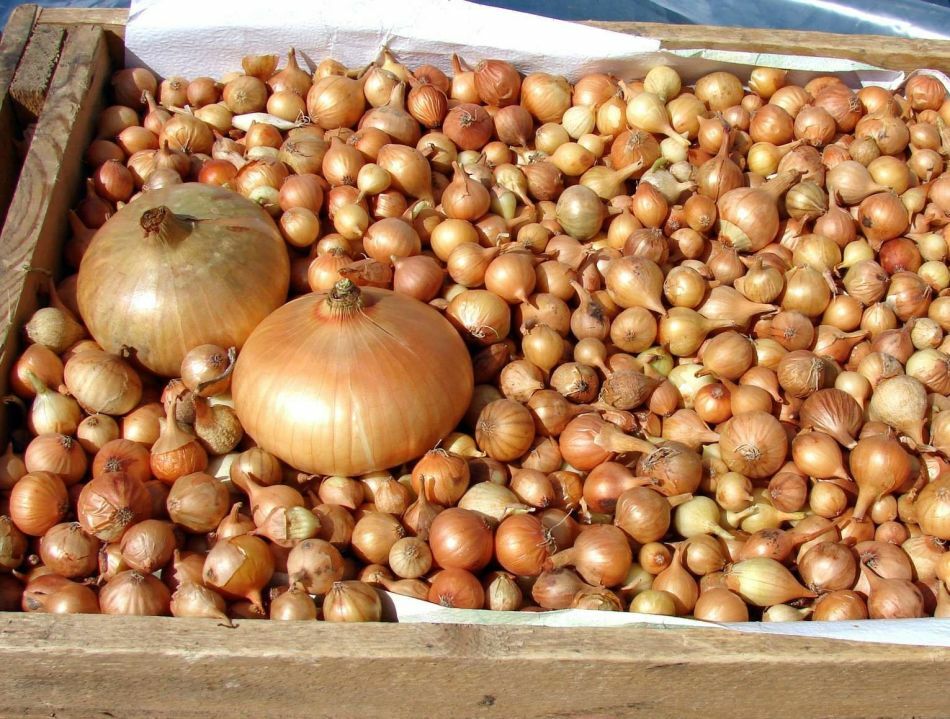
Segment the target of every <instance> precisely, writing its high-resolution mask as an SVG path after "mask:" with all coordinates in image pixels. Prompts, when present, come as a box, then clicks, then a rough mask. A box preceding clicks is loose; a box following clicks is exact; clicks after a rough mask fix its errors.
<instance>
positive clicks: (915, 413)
mask: <svg viewBox="0 0 950 719" xmlns="http://www.w3.org/2000/svg"><path fill="white" fill-rule="evenodd" d="M926 409H927V391H926V389H925V388H924V386H923V385H922V384H921V383H920V382H919V381H918V380H916V379H914V378H913V377H908V376H906V375H900V376H897V377H891V378H890V379H885V380H884V381H882V382H881V383H880V384H879V385H877V387H875V389H874V394H873V395H871V402H870V404H869V406H868V419H871V420H880V421H882V422H886V423H887V424H889V425H890V426H891V427H893V428H894V429H897V430H900V431H901V432H903V433H904V434H906V435H907V436H908V437H910V438H911V439H913V440H914V441H916V442H918V443H920V444H923V442H924V438H923V428H924V424H925V419H924V415H925V413H926Z"/></svg>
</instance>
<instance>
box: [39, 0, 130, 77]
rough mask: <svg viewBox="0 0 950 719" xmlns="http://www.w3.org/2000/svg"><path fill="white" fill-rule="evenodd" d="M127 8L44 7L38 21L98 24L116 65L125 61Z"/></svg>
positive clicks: (48, 23) (51, 23) (60, 23)
mask: <svg viewBox="0 0 950 719" xmlns="http://www.w3.org/2000/svg"><path fill="white" fill-rule="evenodd" d="M128 18H129V11H128V9H127V8H55V7H50V8H42V9H41V10H40V16H39V19H38V21H37V22H39V23H42V24H44V25H66V26H69V25H96V26H98V27H100V28H102V31H103V32H104V33H105V34H106V41H107V43H108V45H109V55H110V56H111V57H112V63H113V64H114V65H115V66H116V67H121V66H122V65H123V64H124V63H125V47H124V46H123V44H122V41H123V38H124V37H125V24H126V22H127V21H128Z"/></svg>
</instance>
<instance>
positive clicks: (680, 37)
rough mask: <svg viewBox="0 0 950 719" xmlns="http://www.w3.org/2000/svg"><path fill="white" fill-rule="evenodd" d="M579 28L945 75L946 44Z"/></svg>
mask: <svg viewBox="0 0 950 719" xmlns="http://www.w3.org/2000/svg"><path fill="white" fill-rule="evenodd" d="M584 24H586V25H593V26H595V27H601V28H604V29H606V30H613V31H615V32H623V33H627V34H631V35H644V36H646V37H652V38H656V39H658V40H661V41H662V43H663V47H664V48H665V49H670V50H677V49H679V50H683V49H690V48H708V49H711V50H745V51H747V52H759V53H781V54H787V55H811V56H817V57H841V58H847V59H849V60H857V61H859V62H865V63H868V64H870V65H877V66H879V67H884V68H889V69H893V70H916V69H919V68H922V67H928V68H931V69H935V70H942V71H944V72H950V41H948V40H918V39H910V38H899V37H886V36H883V35H838V34H835V33H827V32H813V31H805V30H760V29H755V28H738V27H712V26H708V25H665V24H662V23H652V22H601V21H597V20H588V21H586V22H585V23H584Z"/></svg>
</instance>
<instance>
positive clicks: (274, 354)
mask: <svg viewBox="0 0 950 719" xmlns="http://www.w3.org/2000/svg"><path fill="white" fill-rule="evenodd" d="M342 288H345V289H342ZM473 390H474V383H473V372H472V363H471V360H470V358H469V355H468V352H467V350H466V348H465V343H464V342H463V341H462V339H461V337H459V335H458V333H457V332H456V331H455V330H454V329H453V328H452V326H451V325H450V324H449V323H448V321H446V320H445V319H444V318H443V317H442V316H441V315H440V314H439V313H438V312H437V311H436V310H434V309H432V308H431V307H429V306H428V305H426V304H424V303H422V302H419V301H418V300H415V299H413V298H411V297H407V296H405V295H400V294H397V293H395V292H390V291H389V290H382V289H377V288H370V287H362V288H356V286H355V285H353V284H352V283H351V282H349V280H343V281H341V282H340V283H338V284H337V286H336V287H335V288H334V289H333V290H331V292H329V293H319V294H316V293H315V294H309V295H305V296H303V297H300V298H298V299H296V300H294V301H292V302H290V303H288V304H287V305H285V306H283V307H281V308H280V309H279V310H277V311H276V312H274V313H273V314H272V315H271V316H270V317H268V318H267V319H266V320H264V322H262V323H261V324H260V325H259V326H258V327H257V329H256V330H254V332H253V333H252V334H251V337H250V338H249V339H248V341H247V344H246V345H245V346H244V349H243V350H242V351H241V354H240V355H239V357H238V361H237V365H236V367H235V370H234V377H233V380H232V389H231V392H232V396H233V398H234V406H235V409H236V411H237V414H238V417H239V419H240V420H241V423H242V425H243V426H244V428H245V430H246V431H247V433H248V434H249V435H250V436H251V437H253V438H254V440H255V441H256V442H257V443H258V444H259V445H260V446H261V447H262V448H264V449H266V450H268V451H269V452H271V453H273V454H274V455H276V456H277V457H279V458H280V459H282V460H284V461H285V462H287V463H288V464H290V465H291V466H293V467H296V468H297V469H300V470H302V471H305V472H310V473H314V474H322V475H338V476H344V477H352V476H355V475H358V474H363V473H366V472H372V471H376V470H380V469H385V468H387V467H393V466H396V465H399V464H402V463H403V462H406V461H408V460H411V459H414V458H416V457H419V456H421V455H422V454H423V453H425V452H426V451H427V450H429V449H432V448H433V447H434V446H436V443H437V442H438V441H439V440H441V439H442V438H443V437H445V436H446V435H447V434H449V433H450V432H451V431H452V430H453V429H454V428H455V426H456V425H457V424H458V422H459V420H460V419H461V418H462V416H463V415H464V414H465V410H466V409H467V408H468V405H469V402H470V401H471V398H472V393H473Z"/></svg>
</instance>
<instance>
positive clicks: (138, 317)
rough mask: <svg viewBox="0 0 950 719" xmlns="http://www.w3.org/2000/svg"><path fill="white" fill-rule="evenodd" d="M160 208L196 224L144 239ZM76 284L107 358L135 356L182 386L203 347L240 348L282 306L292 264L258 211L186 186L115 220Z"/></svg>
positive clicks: (223, 193) (215, 191)
mask: <svg viewBox="0 0 950 719" xmlns="http://www.w3.org/2000/svg"><path fill="white" fill-rule="evenodd" d="M159 207H166V208H168V209H169V210H171V213H174V215H176V216H179V217H187V218H194V219H195V220H197V221H193V220H190V219H189V220H182V221H180V222H177V223H174V225H172V226H171V227H174V228H176V229H168V230H167V231H166V230H162V231H160V232H158V233H152V234H147V233H146V232H145V231H144V230H143V228H142V224H141V219H142V217H143V215H144V214H145V213H146V212H147V211H149V210H153V209H155V208H159ZM171 213H166V215H167V214H171ZM164 222H165V223H166V227H168V226H169V225H168V224H167V223H171V222H172V220H170V219H168V218H166V220H165V221H164ZM78 282H79V285H78V299H79V310H80V314H81V315H82V318H83V320H84V321H85V323H86V326H87V327H88V328H89V331H90V333H91V334H92V336H93V338H94V339H95V340H96V342H98V343H99V345H100V346H101V347H102V348H103V349H104V350H106V351H107V352H112V353H113V354H120V353H121V352H122V350H123V348H128V349H131V350H132V351H133V356H134V357H135V359H136V360H137V361H138V362H139V363H141V364H142V365H143V366H144V367H146V368H147V369H149V370H151V371H152V372H155V373H156V374H159V375H162V376H164V377H177V376H178V374H179V372H180V369H181V361H182V358H183V357H184V356H185V354H186V353H187V352H188V351H189V350H191V349H192V348H194V347H197V346H198V345H202V344H216V345H218V346H221V347H238V348H240V347H241V346H242V345H243V344H244V341H245V340H246V339H247V338H248V336H249V335H250V333H251V331H252V330H253V329H254V327H256V326H257V324H258V323H259V322H260V321H261V320H263V319H264V318H265V317H266V316H267V315H268V314H270V313H271V312H272V311H273V310H274V309H276V308H277V307H279V306H280V305H281V304H282V303H283V302H284V301H285V300H286V298H287V289H288V287H289V284H290V260H289V257H288V254H287V249H286V246H285V244H284V240H283V238H282V237H281V235H280V231H279V230H278V229H277V226H276V225H275V224H274V221H273V220H272V219H271V218H270V216H269V215H268V214H267V213H266V212H265V211H264V210H262V209H261V207H260V206H259V205H257V204H256V203H254V202H252V201H250V200H247V199H245V198H243V197H241V196H240V195H238V194H237V193H234V192H231V191H230V190H225V189H222V188H219V187H214V186H211V185H206V184H201V183H188V184H183V185H173V186H170V187H166V188H163V189H161V190H151V191H149V192H147V193H145V194H143V195H142V196H141V197H140V198H138V199H136V200H134V201H133V202H131V203H129V204H128V205H126V206H125V207H123V208H122V209H121V210H119V211H118V212H117V213H116V214H115V215H113V216H112V217H111V218H109V220H108V221H107V222H106V224H105V225H103V227H102V228H100V229H99V231H98V232H97V233H96V236H95V237H94V238H93V241H92V244H91V245H90V246H89V249H88V250H87V251H86V254H85V255H84V256H83V259H82V262H81V264H80V267H79V280H78Z"/></svg>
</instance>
